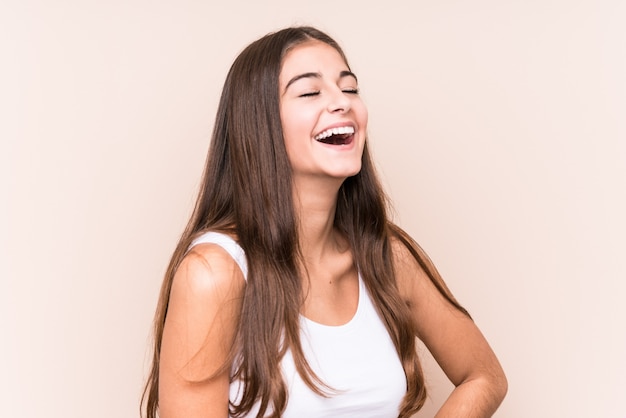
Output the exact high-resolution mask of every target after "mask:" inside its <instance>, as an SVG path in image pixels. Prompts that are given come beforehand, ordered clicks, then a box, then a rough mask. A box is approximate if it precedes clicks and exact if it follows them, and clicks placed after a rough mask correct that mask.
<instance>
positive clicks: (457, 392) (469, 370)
mask: <svg viewBox="0 0 626 418" xmlns="http://www.w3.org/2000/svg"><path fill="white" fill-rule="evenodd" d="M393 249H394V263H395V268H396V277H397V280H398V287H399V290H400V294H401V296H402V297H403V298H404V300H406V301H407V303H408V304H409V307H410V310H411V315H412V317H413V320H414V321H415V324H416V327H417V333H418V337H419V338H420V339H421V340H422V341H423V342H424V344H425V345H426V347H427V348H428V349H429V351H430V352H431V353H432V354H433V357H434V358H435V360H436V361H437V363H439V365H440V366H441V368H442V369H443V371H444V372H445V374H446V375H447V376H448V378H449V379H450V381H451V382H452V383H453V384H454V386H455V389H454V390H453V391H452V393H451V394H450V396H449V398H448V399H447V400H446V402H445V403H444V404H443V406H442V407H441V409H440V410H439V412H438V413H437V415H436V416H435V418H446V417H454V418H484V417H491V416H492V415H493V413H494V412H495V411H496V409H497V408H498V406H499V405H500V403H501V402H502V400H503V399H504V396H505V394H506V391H507V381H506V377H505V375H504V371H503V370H502V367H501V366H500V363H499V362H498V359H497V358H496V356H495V354H494V353H493V351H492V350H491V348H490V347H489V344H488V343H487V340H486V339H485V337H484V336H483V335H482V333H481V332H480V330H479V329H478V327H477V326H476V324H475V323H474V322H473V321H472V320H471V319H470V318H469V317H467V316H466V315H464V314H463V313H462V312H460V311H459V310H458V309H456V308H455V307H454V306H452V305H451V304H450V303H449V302H448V301H447V300H446V299H445V298H444V297H443V296H442V295H441V293H440V292H439V291H438V290H437V288H436V287H435V286H434V285H433V283H432V281H431V280H430V279H429V278H428V276H427V275H426V273H425V272H424V270H422V268H421V267H420V266H419V264H418V263H417V261H416V260H415V258H413V256H412V255H411V254H410V253H409V251H408V249H407V248H406V247H405V246H404V245H403V244H401V243H400V242H394V244H393Z"/></svg>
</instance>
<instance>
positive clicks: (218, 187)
mask: <svg viewBox="0 0 626 418" xmlns="http://www.w3.org/2000/svg"><path fill="white" fill-rule="evenodd" d="M366 130H367V110H366V108H365V105H364V103H363V102H362V101H361V99H360V97H359V94H358V83H357V78H356V76H355V75H354V74H353V73H352V72H351V71H350V67H349V66H348V64H347V61H346V58H345V56H344V54H343V52H342V50H341V49H340V47H339V46H338V45H337V44H336V43H335V41H333V40H332V39H331V38H329V37H328V36H327V35H326V34H324V33H322V32H320V31H318V30H316V29H314V28H311V27H296V28H288V29H285V30H281V31H279V32H276V33H272V34H269V35H267V36H265V37H263V38H261V39H259V40H257V41H256V42H254V43H252V44H251V45H249V46H248V47H247V48H246V49H245V50H244V51H243V52H242V53H241V54H240V55H239V56H238V58H237V59H236V60H235V62H234V63H233V66H232V67H231V69H230V72H229V74H228V76H227V79H226V82H225V84H224V89H223V92H222V97H221V101H220V105H219V109H218V112H217V118H216V122H215V128H214V132H213V137H212V142H211V146H210V149H209V154H208V158H207V163H206V167H205V172H204V176H203V181H202V185H201V189H200V193H199V197H198V200H197V203H196V207H195V210H194V213H193V215H192V217H191V219H190V221H189V224H188V226H187V228H186V230H185V232H184V233H183V235H182V238H181V240H180V242H179V244H178V247H177V248H176V251H175V252H174V255H173V257H172V260H171V262H170V264H169V268H168V270H167V273H166V277H165V281H164V284H163V288H162V291H161V297H160V301H159V305H158V309H157V314H156V319H155V351H154V359H153V366H152V372H151V375H150V378H149V381H148V383H147V386H146V392H145V394H144V396H145V398H146V411H147V416H148V417H149V418H154V417H155V416H157V411H158V413H159V415H160V416H161V418H173V417H185V418H195V417H229V416H231V417H265V416H273V417H278V416H283V417H298V418H300V417H359V418H362V417H397V416H399V417H409V416H411V415H412V414H414V413H415V412H416V411H418V410H419V409H420V408H421V406H422V405H423V403H424V400H425V397H426V391H425V387H424V378H423V375H422V371H421V368H420V365H419V360H418V357H417V353H416V342H415V338H416V337H418V338H420V339H421V340H422V341H423V342H424V343H425V344H426V346H427V347H428V348H429V350H430V351H431V352H432V353H433V355H434V357H435V359H436V360H437V361H438V362H439V364H440V365H441V367H442V368H443V370H444V371H445V372H446V374H447V376H448V377H449V378H450V380H451V381H452V382H453V383H454V384H455V386H456V388H455V389H454V391H453V392H452V394H451V395H450V397H449V399H448V400H447V402H446V403H445V404H444V405H443V407H442V408H441V410H440V411H439V413H438V415H437V416H441V417H444V416H449V417H486V416H491V414H492V413H493V412H494V411H495V410H496V408H497V407H498V405H499V404H500V402H501V400H502V399H503V397H504V395H505V392H506V379H505V377H504V373H503V371H502V369H501V367H500V365H499V363H498V360H497V359H496V357H495V355H494V354H493V352H492V350H491V349H490V348H489V345H488V343H487V342H486V341H485V339H484V337H483V336H482V335H481V333H480V331H479V330H478V328H477V327H476V326H475V325H474V323H473V321H472V320H471V319H470V317H469V315H468V314H467V312H466V311H465V310H464V309H463V308H462V307H461V306H460V305H459V304H458V303H457V301H456V300H455V299H454V297H453V296H452V294H451V293H450V292H449V290H448V289H447V287H446V286H445V284H444V282H443V280H442V279H441V277H440V276H439V274H438V273H437V271H436V269H435V267H434V266H433V265H432V263H431V262H430V261H429V259H428V257H427V256H426V255H425V253H424V252H423V251H422V250H421V249H420V247H419V246H418V245H417V244H416V243H415V242H414V241H413V240H412V239H411V238H410V237H409V236H408V235H407V234H406V233H404V232H403V231H402V230H401V229H400V228H399V227H397V226H396V225H394V224H393V223H392V222H390V220H389V219H388V217H387V214H386V200H385V196H384V194H383V191H382V188H381V186H380V183H379V182H378V180H377V177H376V174H375V172H374V166H373V164H372V162H371V159H370V156H369V153H368V150H367V141H366Z"/></svg>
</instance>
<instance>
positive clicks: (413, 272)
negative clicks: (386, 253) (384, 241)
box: [390, 237, 430, 302]
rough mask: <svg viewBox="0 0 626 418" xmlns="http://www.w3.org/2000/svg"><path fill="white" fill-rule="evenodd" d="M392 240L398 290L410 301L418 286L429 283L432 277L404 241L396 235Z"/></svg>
mask: <svg viewBox="0 0 626 418" xmlns="http://www.w3.org/2000/svg"><path fill="white" fill-rule="evenodd" d="M390 242H391V252H392V256H393V265H394V273H395V275H396V283H397V285H398V290H399V291H400V294H401V295H402V297H403V298H404V299H405V300H406V301H407V302H410V301H411V300H412V299H413V298H414V297H415V295H416V292H415V290H416V287H417V286H420V285H421V286H424V285H427V284H429V282H430V278H429V277H428V275H427V274H426V272H425V271H424V269H423V268H422V266H421V265H420V264H419V263H418V261H417V260H416V259H415V257H414V256H413V254H412V253H411V251H410V250H409V248H408V247H407V246H406V244H405V243H404V242H402V241H401V240H400V239H398V238H396V237H391V240H390ZM417 294H419V292H418V293H417Z"/></svg>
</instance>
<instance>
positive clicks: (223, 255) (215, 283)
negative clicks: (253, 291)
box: [172, 243, 245, 296]
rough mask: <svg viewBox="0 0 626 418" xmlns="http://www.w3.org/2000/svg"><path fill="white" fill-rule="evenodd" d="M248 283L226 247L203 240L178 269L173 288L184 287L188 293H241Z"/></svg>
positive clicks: (194, 247)
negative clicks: (239, 291)
mask: <svg viewBox="0 0 626 418" xmlns="http://www.w3.org/2000/svg"><path fill="white" fill-rule="evenodd" d="M244 284H245V280H244V277H243V273H242V272H241V269H240V268H239V266H238V265H237V262H236V261H235V260H234V259H233V257H232V256H231V255H230V254H229V253H228V252H227V251H226V250H225V249H224V248H223V247H221V246H220V245H218V244H213V243H201V244H197V245H194V246H193V248H191V249H190V250H189V252H188V253H187V254H186V255H185V257H184V258H183V260H182V261H181V263H180V265H179V266H178V268H177V269H176V273H175V275H174V282H173V289H172V290H173V291H174V290H175V289H176V288H177V287H178V288H181V287H183V288H184V290H185V292H189V291H190V292H192V293H195V294H197V295H198V296H202V295H205V296H208V294H210V293H211V292H215V291H219V292H220V293H222V292H231V291H233V292H237V291H238V290H240V289H241V288H243V285H244ZM178 290H183V289H178Z"/></svg>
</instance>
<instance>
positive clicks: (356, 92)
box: [341, 89, 359, 94]
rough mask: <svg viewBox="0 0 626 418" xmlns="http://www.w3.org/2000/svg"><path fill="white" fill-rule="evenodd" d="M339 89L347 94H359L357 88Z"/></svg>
mask: <svg viewBox="0 0 626 418" xmlns="http://www.w3.org/2000/svg"><path fill="white" fill-rule="evenodd" d="M341 91H343V92H344V93H348V94H359V89H343V90H341Z"/></svg>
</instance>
